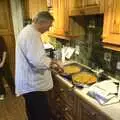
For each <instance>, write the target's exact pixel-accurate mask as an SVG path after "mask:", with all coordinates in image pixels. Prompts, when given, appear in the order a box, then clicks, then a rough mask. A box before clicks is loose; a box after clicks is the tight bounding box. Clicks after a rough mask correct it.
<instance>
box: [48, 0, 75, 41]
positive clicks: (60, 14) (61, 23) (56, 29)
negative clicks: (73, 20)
mask: <svg viewBox="0 0 120 120" xmlns="http://www.w3.org/2000/svg"><path fill="white" fill-rule="evenodd" d="M68 13H69V0H52V15H53V17H54V19H55V20H54V23H53V27H52V28H51V30H50V32H49V35H50V36H52V37H57V38H61V39H65V40H71V39H73V38H75V37H77V36H74V35H73V34H71V33H70V17H69V14H68Z"/></svg>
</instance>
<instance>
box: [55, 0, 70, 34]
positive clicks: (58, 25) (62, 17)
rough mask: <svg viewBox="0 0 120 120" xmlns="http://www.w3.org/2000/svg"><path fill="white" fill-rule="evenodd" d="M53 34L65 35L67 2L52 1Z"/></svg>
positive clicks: (66, 28) (66, 0) (66, 29)
mask: <svg viewBox="0 0 120 120" xmlns="http://www.w3.org/2000/svg"><path fill="white" fill-rule="evenodd" d="M53 16H54V19H55V21H54V24H53V32H54V33H56V34H60V35H65V34H66V33H67V32H68V25H69V19H68V0H53Z"/></svg>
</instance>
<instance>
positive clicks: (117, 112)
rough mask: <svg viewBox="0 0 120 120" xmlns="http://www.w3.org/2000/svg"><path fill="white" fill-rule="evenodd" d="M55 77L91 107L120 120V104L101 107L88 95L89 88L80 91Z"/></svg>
mask: <svg viewBox="0 0 120 120" xmlns="http://www.w3.org/2000/svg"><path fill="white" fill-rule="evenodd" d="M67 63H70V62H67ZM55 76H56V77H57V78H58V79H59V80H61V81H62V82H63V83H64V84H66V85H67V86H68V87H70V88H73V91H74V93H75V94H77V95H78V96H79V97H80V98H82V99H84V100H85V101H87V102H88V103H89V104H90V105H92V106H93V107H94V108H96V109H97V110H99V111H101V112H102V113H103V114H105V115H106V116H108V117H109V118H110V119H111V120H120V102H118V103H114V104H110V105H100V104H99V103H98V102H97V101H96V100H95V99H93V98H92V97H90V96H88V95H87V92H88V88H83V89H79V88H77V87H74V86H73V85H72V83H71V82H69V81H68V80H66V79H65V78H63V77H62V76H60V75H59V74H56V75H55Z"/></svg>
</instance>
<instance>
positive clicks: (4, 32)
mask: <svg viewBox="0 0 120 120" xmlns="http://www.w3.org/2000/svg"><path fill="white" fill-rule="evenodd" d="M0 16H1V17H0V36H3V37H4V39H5V43H6V46H7V49H8V56H9V62H10V67H11V70H12V73H13V76H14V65H15V39H14V32H13V24H12V17H11V10H10V1H9V0H0Z"/></svg>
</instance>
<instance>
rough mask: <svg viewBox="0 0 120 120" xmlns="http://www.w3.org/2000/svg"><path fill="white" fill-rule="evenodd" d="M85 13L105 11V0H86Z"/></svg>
mask: <svg viewBox="0 0 120 120" xmlns="http://www.w3.org/2000/svg"><path fill="white" fill-rule="evenodd" d="M83 4H84V9H85V10H84V14H86V15H87V14H101V13H104V0H84V3H83Z"/></svg>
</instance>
